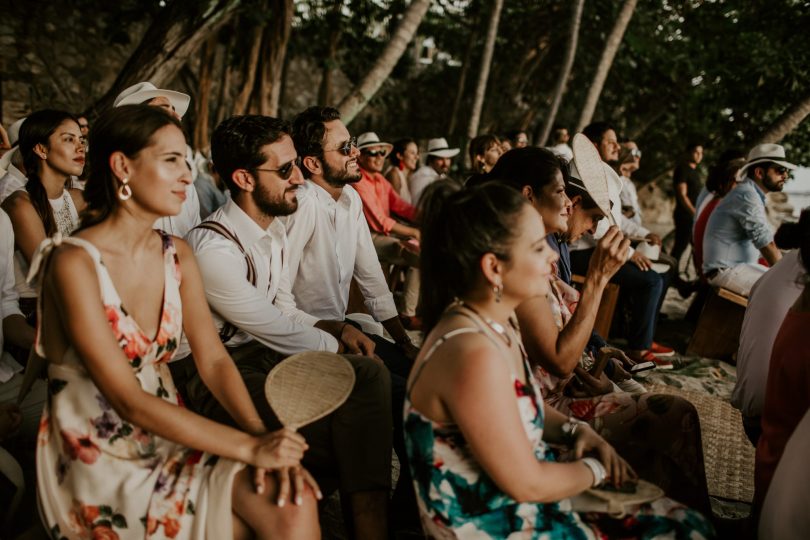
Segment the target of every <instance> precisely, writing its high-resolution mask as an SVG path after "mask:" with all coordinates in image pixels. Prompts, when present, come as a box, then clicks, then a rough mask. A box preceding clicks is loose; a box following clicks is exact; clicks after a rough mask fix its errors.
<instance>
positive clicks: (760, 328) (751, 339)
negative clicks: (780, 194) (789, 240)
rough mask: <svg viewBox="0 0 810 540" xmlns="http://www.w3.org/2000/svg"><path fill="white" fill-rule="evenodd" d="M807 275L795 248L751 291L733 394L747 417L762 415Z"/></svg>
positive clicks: (737, 405)
mask: <svg viewBox="0 0 810 540" xmlns="http://www.w3.org/2000/svg"><path fill="white" fill-rule="evenodd" d="M804 272H805V270H804V266H802V263H801V259H800V258H799V250H798V249H794V250H793V251H789V252H787V253H785V256H784V257H782V259H781V260H780V261H779V262H777V263H776V264H775V265H773V268H771V269H770V270H768V271H767V272H765V274H764V275H763V276H762V277H761V278H759V281H757V282H756V284H755V285H754V287H753V288H752V289H751V295H750V296H749V297H748V307H747V308H746V309H745V318H744V319H743V324H742V329H741V330H740V348H739V349H738V350H737V384H736V385H735V387H734V392H732V394H731V403H732V405H734V406H735V407H737V408H738V409H739V410H740V412H742V413H743V415H744V416H749V417H756V416H760V415H761V414H762V407H763V405H764V403H765V388H766V386H767V383H768V368H769V367H770V365H771V349H773V342H774V341H775V340H776V335H777V334H778V333H779V328H780V327H781V326H782V321H784V320H785V315H787V312H788V310H789V309H790V306H792V305H793V303H794V302H795V301H796V299H797V298H798V297H799V295H800V294H801V293H802V291H803V290H804V285H803V283H802V281H801V278H802V276H803V275H804Z"/></svg>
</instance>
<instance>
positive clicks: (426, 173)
mask: <svg viewBox="0 0 810 540" xmlns="http://www.w3.org/2000/svg"><path fill="white" fill-rule="evenodd" d="M439 178H441V176H440V175H439V173H437V172H436V169H434V168H433V167H431V166H430V165H422V166H421V167H419V168H418V169H416V170H415V171H414V172H413V174H412V175H411V177H410V178H409V179H408V189H409V190H410V191H411V204H413V205H414V206H415V205H417V204H419V198H420V197H422V192H423V191H425V188H427V187H428V186H429V185H430V184H432V183H433V182H435V181H436V180H438V179H439Z"/></svg>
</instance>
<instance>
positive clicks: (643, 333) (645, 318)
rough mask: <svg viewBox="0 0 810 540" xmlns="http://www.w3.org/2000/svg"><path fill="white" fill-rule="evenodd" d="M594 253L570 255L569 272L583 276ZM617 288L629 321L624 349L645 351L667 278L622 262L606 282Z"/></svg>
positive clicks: (591, 251) (589, 250)
mask: <svg viewBox="0 0 810 540" xmlns="http://www.w3.org/2000/svg"><path fill="white" fill-rule="evenodd" d="M593 252H594V249H583V250H578V251H572V252H571V269H572V270H573V271H574V273H575V274H580V275H583V276H584V275H585V274H586V273H587V272H588V263H589V262H590V260H591V255H593ZM610 281H611V282H612V283H616V284H618V285H619V287H621V290H620V291H619V297H620V299H621V301H622V302H623V303H625V305H627V307H628V311H629V313H630V320H629V323H628V325H627V328H626V329H625V338H626V339H627V348H628V349H630V350H639V351H640V350H645V349H649V348H650V345H652V341H653V335H654V334H655V325H656V322H657V321H658V312H659V311H660V310H661V304H662V303H663V301H664V293H665V292H666V290H667V287H668V286H669V283H668V282H669V276H668V275H667V274H659V273H658V272H656V271H655V270H648V271H646V272H645V271H643V270H641V269H639V268H638V267H637V266H636V265H635V264H633V263H631V262H626V263H624V264H623V265H622V267H621V268H620V269H619V271H618V272H616V274H615V275H614V276H613V277H612V278H611V279H610Z"/></svg>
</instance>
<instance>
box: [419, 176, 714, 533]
mask: <svg viewBox="0 0 810 540" xmlns="http://www.w3.org/2000/svg"><path fill="white" fill-rule="evenodd" d="M447 246H452V249H448V248H447ZM555 260H556V254H554V252H553V251H552V250H551V248H550V247H549V246H548V244H547V243H546V241H545V231H544V228H543V224H542V220H541V219H540V216H539V215H538V214H537V212H535V211H534V210H533V209H532V208H531V206H529V204H528V203H527V202H526V201H525V200H524V199H523V198H522V197H521V195H520V193H518V192H517V191H515V190H512V189H511V188H508V187H504V186H500V185H495V184H484V185H481V186H477V187H475V188H471V189H468V190H466V191H460V192H453V189H452V188H451V187H449V186H444V185H437V186H436V187H435V188H433V190H432V193H429V194H428V195H427V197H426V200H425V203H424V207H423V209H422V260H421V272H422V276H423V280H422V283H423V286H422V297H421V305H422V314H423V322H424V324H425V325H426V328H427V329H429V330H430V333H429V334H428V336H427V338H426V340H425V345H424V347H423V350H422V352H421V354H420V356H419V357H418V358H417V361H416V363H415V365H414V369H413V370H412V373H411V377H410V379H409V381H408V384H409V386H408V388H409V392H408V401H407V402H406V408H405V434H406V441H407V448H408V454H409V458H410V463H411V472H412V475H413V478H414V485H415V487H416V492H417V495H418V499H419V504H420V509H421V512H422V517H423V524H424V525H425V526H426V528H427V529H428V530H429V532H430V533H431V534H432V535H433V536H434V537H437V538H445V537H447V538H452V537H459V538H551V539H557V538H578V539H579V538H582V539H585V538H616V537H621V538H656V537H669V538H675V537H677V538H693V539H700V538H711V537H713V531H712V528H711V525H710V524H709V523H708V522H707V521H706V520H705V519H704V518H703V517H702V516H701V515H700V514H699V513H697V512H694V511H692V510H690V509H688V508H686V507H685V506H683V505H681V504H679V503H676V502H675V501H672V500H669V499H665V498H661V499H658V500H656V501H653V502H652V503H647V504H644V505H640V506H638V507H637V508H634V509H632V510H633V511H632V513H630V514H628V515H627V516H626V517H625V518H623V519H611V518H610V517H609V516H607V515H605V514H580V513H576V512H573V511H572V510H571V502H570V500H569V499H570V498H571V497H573V496H575V495H577V494H579V493H582V492H583V491H585V490H586V489H588V488H590V487H592V486H594V485H598V484H600V483H602V482H603V481H607V482H609V483H612V484H614V485H621V484H623V483H625V482H632V481H633V480H634V479H635V473H633V471H632V470H631V469H630V468H629V466H628V465H627V464H626V463H625V461H624V460H623V459H622V458H621V457H619V456H618V455H617V454H616V452H615V451H614V450H613V448H612V447H610V445H608V444H607V443H606V442H605V441H604V440H603V439H602V438H601V437H599V435H597V434H596V433H595V432H594V431H593V430H592V429H591V428H590V427H588V426H587V425H585V424H581V423H575V422H572V421H571V420H570V419H566V418H565V417H564V416H563V415H561V414H560V413H558V412H556V411H555V410H554V409H552V408H551V407H548V406H545V405H544V404H543V401H542V397H541V394H540V391H539V389H538V386H537V383H536V381H535V380H534V378H533V375H532V373H531V369H530V368H529V366H528V363H527V361H526V357H525V353H524V352H523V350H522V346H521V341H520V336H519V332H518V329H517V323H516V322H515V319H514V309H515V307H516V306H517V305H519V304H520V303H521V302H522V301H523V300H525V299H527V298H530V297H532V296H537V295H545V294H547V293H548V277H549V274H550V272H551V265H552V264H553V263H554V261H555ZM549 442H550V443H554V444H568V445H570V446H571V447H572V449H573V454H574V457H575V460H574V461H570V462H566V463H561V462H557V461H556V458H555V455H554V453H553V452H552V451H551V450H550V448H549V446H548V444H547V443H549Z"/></svg>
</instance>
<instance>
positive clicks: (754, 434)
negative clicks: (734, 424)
mask: <svg viewBox="0 0 810 540" xmlns="http://www.w3.org/2000/svg"><path fill="white" fill-rule="evenodd" d="M742 422H743V431H745V435H746V436H747V437H748V440H749V441H751V444H753V445H754V448H756V447H757V443H758V442H759V438H760V436H761V435H762V417H761V416H745V415H743V417H742Z"/></svg>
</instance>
